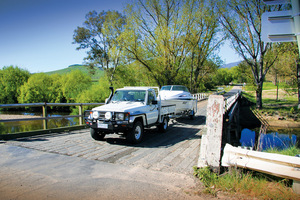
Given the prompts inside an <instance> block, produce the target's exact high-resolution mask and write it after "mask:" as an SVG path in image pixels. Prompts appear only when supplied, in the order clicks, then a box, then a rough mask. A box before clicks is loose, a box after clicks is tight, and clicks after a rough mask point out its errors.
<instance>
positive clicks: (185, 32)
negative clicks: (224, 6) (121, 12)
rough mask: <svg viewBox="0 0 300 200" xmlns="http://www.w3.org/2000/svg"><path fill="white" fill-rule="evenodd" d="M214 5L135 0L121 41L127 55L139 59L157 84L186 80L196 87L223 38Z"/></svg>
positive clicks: (127, 11) (130, 7)
mask: <svg viewBox="0 0 300 200" xmlns="http://www.w3.org/2000/svg"><path fill="white" fill-rule="evenodd" d="M214 5H215V4H214V3H212V4H211V2H206V3H203V2H202V1H179V0H173V1H161V0H160V1H150V0H142V1H134V2H133V3H132V4H131V5H129V6H128V9H127V10H126V16H127V23H126V25H125V31H124V32H122V34H121V40H120V41H122V42H123V43H122V46H123V47H124V48H125V50H126V52H125V53H126V56H127V57H128V58H129V59H131V60H134V61H137V62H139V63H140V64H141V65H142V66H143V67H144V68H145V69H146V70H147V71H148V73H150V76H151V78H153V79H154V80H155V81H156V85H159V86H162V85H166V84H176V83H180V81H183V82H187V84H186V85H189V86H190V88H191V89H192V90H196V89H197V88H196V85H197V84H198V80H199V79H200V78H201V72H202V71H204V69H206V66H205V62H206V61H207V60H208V58H209V56H211V55H212V52H213V50H214V48H217V47H218V46H219V44H220V41H222V39H220V38H217V34H216V33H217V30H218V16H217V13H216V12H211V10H212V9H213V7H214ZM182 75H183V76H182ZM181 77H182V78H183V79H181ZM177 81H178V82H177Z"/></svg>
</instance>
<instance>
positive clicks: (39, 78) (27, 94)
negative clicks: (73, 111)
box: [18, 73, 55, 103]
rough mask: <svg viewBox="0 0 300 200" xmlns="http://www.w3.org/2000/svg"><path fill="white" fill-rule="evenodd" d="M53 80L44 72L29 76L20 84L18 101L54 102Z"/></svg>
mask: <svg viewBox="0 0 300 200" xmlns="http://www.w3.org/2000/svg"><path fill="white" fill-rule="evenodd" d="M52 85H53V80H52V79H51V77H50V76H49V75H47V74H45V73H37V74H33V75H31V76H30V78H29V79H28V81H27V82H26V83H24V85H22V86H21V90H20V96H19V98H18V100H19V102H20V103H38V102H40V103H42V102H49V103H54V102H55V100H54V99H53V97H55V95H54V94H53V91H52Z"/></svg>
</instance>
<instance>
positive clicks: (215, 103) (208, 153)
mask: <svg viewBox="0 0 300 200" xmlns="http://www.w3.org/2000/svg"><path fill="white" fill-rule="evenodd" d="M223 113H224V97H223V96H222V95H210V96H209V98H208V103H207V116H206V128H207V130H206V131H203V133H202V139H201V147H200V154H199V160H198V167H206V166H210V167H212V168H217V169H219V167H220V160H221V143H222V131H223Z"/></svg>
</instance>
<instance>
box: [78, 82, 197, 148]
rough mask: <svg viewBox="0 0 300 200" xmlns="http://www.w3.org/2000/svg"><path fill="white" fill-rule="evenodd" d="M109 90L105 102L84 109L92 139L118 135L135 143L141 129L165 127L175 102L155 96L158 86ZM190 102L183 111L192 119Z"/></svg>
mask: <svg viewBox="0 0 300 200" xmlns="http://www.w3.org/2000/svg"><path fill="white" fill-rule="evenodd" d="M110 89H111V90H112V93H111V95H110V97H109V98H108V99H107V100H106V103H105V105H102V106H99V107H96V108H93V109H92V110H86V111H85V112H84V119H85V123H86V124H87V125H88V126H89V127H90V133H91V136H92V138H94V139H95V140H103V138H104V137H105V135H106V134H112V133H117V134H122V135H124V136H125V137H126V139H127V140H128V141H129V142H131V143H139V142H141V141H142V139H143V134H144V128H150V127H152V126H157V127H158V128H159V130H160V131H161V132H165V131H166V130H167V128H168V122H169V119H170V118H171V117H174V116H176V117H178V114H179V113H175V111H176V105H175V104H167V102H163V103H162V101H161V99H160V97H158V98H157V94H158V93H159V88H158V87H124V88H121V89H117V90H116V91H115V92H114V91H113V88H110ZM193 101H194V102H195V103H194V105H193V106H192V107H191V108H189V110H185V111H184V112H183V113H185V114H188V115H190V117H191V118H192V117H193V116H194V115H195V113H196V112H197V100H193Z"/></svg>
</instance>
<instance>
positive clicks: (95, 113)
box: [93, 111, 99, 119]
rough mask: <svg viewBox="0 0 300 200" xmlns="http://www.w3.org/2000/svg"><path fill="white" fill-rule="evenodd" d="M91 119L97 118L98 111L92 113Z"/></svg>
mask: <svg viewBox="0 0 300 200" xmlns="http://www.w3.org/2000/svg"><path fill="white" fill-rule="evenodd" d="M93 118H94V119H98V118H99V112H98V111H94V112H93Z"/></svg>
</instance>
